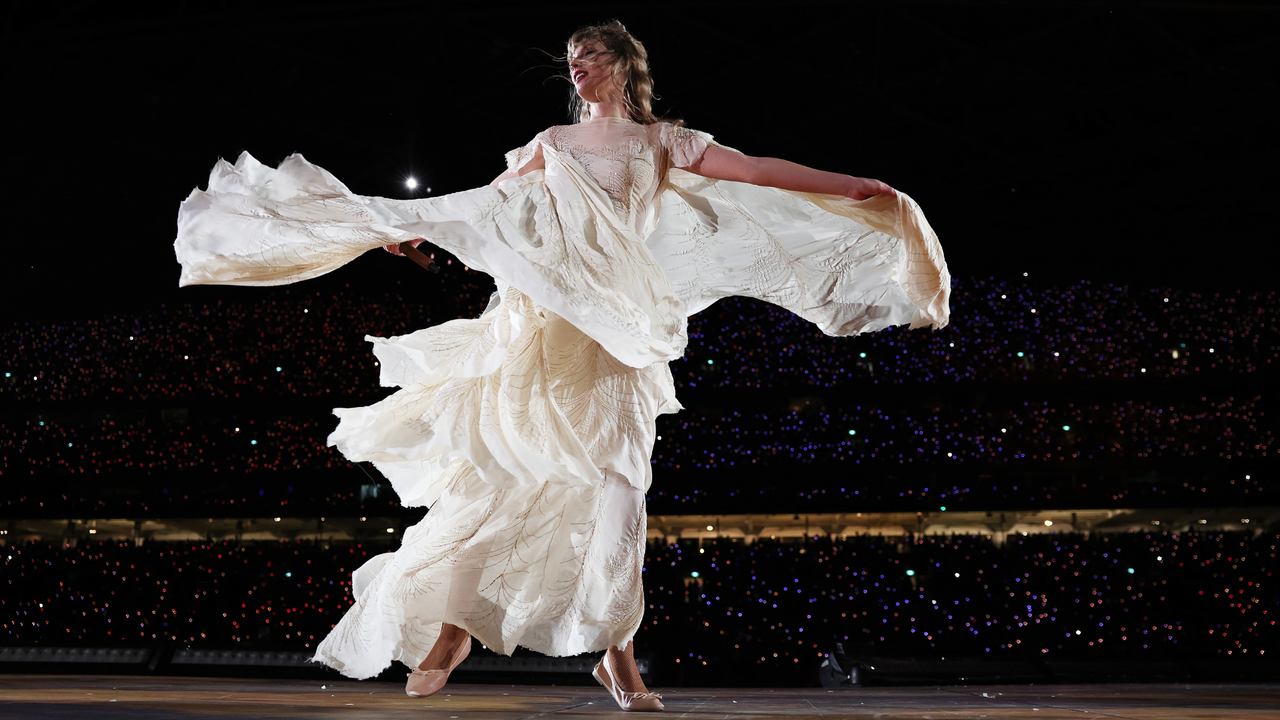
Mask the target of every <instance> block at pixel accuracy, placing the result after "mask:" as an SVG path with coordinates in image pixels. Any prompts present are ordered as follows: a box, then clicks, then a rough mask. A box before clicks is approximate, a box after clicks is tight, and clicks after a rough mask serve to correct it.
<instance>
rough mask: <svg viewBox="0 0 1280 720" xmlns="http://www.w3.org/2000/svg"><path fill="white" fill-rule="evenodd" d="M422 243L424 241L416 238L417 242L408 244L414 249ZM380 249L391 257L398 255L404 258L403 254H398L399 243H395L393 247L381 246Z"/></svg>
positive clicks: (413, 241)
mask: <svg viewBox="0 0 1280 720" xmlns="http://www.w3.org/2000/svg"><path fill="white" fill-rule="evenodd" d="M424 242H426V240H423V239H422V238H418V239H417V240H411V241H409V244H410V245H412V246H413V247H415V248H416V247H418V246H419V245H421V244H422V243H424ZM382 249H383V250H386V251H387V252H389V253H391V254H392V255H399V256H400V257H404V253H402V252H400V243H396V244H394V245H386V246H383V248H382Z"/></svg>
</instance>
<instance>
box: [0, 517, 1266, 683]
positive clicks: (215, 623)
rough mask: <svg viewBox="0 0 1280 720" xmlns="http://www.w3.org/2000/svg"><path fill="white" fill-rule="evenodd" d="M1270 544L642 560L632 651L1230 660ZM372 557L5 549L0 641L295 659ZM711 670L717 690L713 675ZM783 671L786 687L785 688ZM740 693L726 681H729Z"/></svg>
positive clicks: (864, 547)
mask: <svg viewBox="0 0 1280 720" xmlns="http://www.w3.org/2000/svg"><path fill="white" fill-rule="evenodd" d="M1278 541H1280V537H1278V536H1276V535H1273V534H1267V533H1265V532H1264V533H1260V534H1243V533H1186V534H1182V535H1171V534H1138V533H1128V534H1122V535H1114V536H1105V535H1094V536H1092V537H1085V536H1081V535H1074V534H1055V535H1031V536H1016V537H1013V538H1011V539H1009V540H1008V541H1007V542H1006V543H1005V545H1003V546H996V545H994V544H992V542H991V541H990V540H988V539H985V538H979V537H971V536H917V537H910V536H908V537H904V538H880V537H866V536H855V537H848V538H826V537H815V538H811V539H808V540H806V541H804V542H800V541H781V540H765V539H761V540H759V541H757V542H756V543H754V544H750V545H748V544H744V543H742V542H738V541H733V540H717V541H704V542H702V543H699V542H697V541H681V542H679V543H675V544H670V545H667V544H661V543H659V544H653V545H651V546H650V548H649V552H648V556H647V560H646V566H645V588H646V604H647V608H646V610H645V619H644V625H643V628H642V631H641V632H640V634H639V636H638V639H637V640H638V646H639V652H641V653H643V654H650V655H652V656H653V657H654V658H655V660H657V661H658V662H659V664H660V666H663V667H665V668H667V671H668V672H670V671H671V669H673V668H677V667H678V668H679V669H680V672H681V674H682V676H683V677H682V683H683V684H698V683H700V682H723V681H724V678H723V673H725V672H738V671H740V670H741V668H744V667H754V668H755V669H756V672H757V673H758V674H760V675H761V676H765V675H772V676H773V677H775V679H776V678H780V677H786V676H788V674H790V675H794V676H797V677H798V676H802V675H807V674H811V673H812V672H813V670H814V668H815V667H816V665H817V663H818V662H819V661H820V659H821V657H822V656H823V655H825V654H826V653H828V652H830V651H831V650H832V648H833V647H834V643H835V642H837V641H838V642H842V643H845V644H846V645H848V646H850V647H855V648H858V647H861V648H864V650H863V652H867V653H875V654H877V655H889V656H894V655H897V656H910V655H913V654H928V655H936V654H941V655H943V656H946V655H962V656H983V657H1005V658H1026V657H1041V656H1055V657H1083V658H1104V657H1125V658H1143V657H1146V658H1156V657H1161V658H1172V657H1192V656H1197V657H1224V658H1225V657H1229V656H1235V655H1239V656H1249V655H1255V654H1256V655H1259V656H1262V655H1265V654H1267V653H1268V651H1273V650H1274V649H1275V648H1276V647H1277V645H1276V640H1277V634H1276V628H1275V620H1276V617H1275V613H1277V612H1278V611H1280V593H1278V592H1277V590H1276V586H1275V585H1274V584H1273V583H1272V581H1271V575H1272V573H1273V571H1274V570H1275V569H1276V551H1277V542H1278ZM390 548H391V546H390V545H386V544H368V543H366V544H334V545H332V546H326V545H320V544H315V543H309V542H279V543H249V544H235V543H228V542H223V543H204V544H193V543H174V542H147V543H144V544H133V543H127V542H107V543H93V542H81V543H79V544H77V545H64V544H61V543H53V544H50V543H31V542H29V543H20V544H14V545H10V546H8V547H5V548H2V549H0V550H2V552H3V556H2V557H3V565H2V567H3V568H4V573H3V578H4V582H5V584H6V585H7V586H9V587H10V588H14V587H21V588H22V592H21V593H15V592H6V593H4V594H3V595H0V628H2V629H3V632H4V635H3V637H4V640H3V642H4V643H5V644H21V645H63V646H68V645H70V646H139V645H144V646H145V645H148V644H151V643H154V642H156V641H158V640H160V639H167V640H168V641H169V642H171V643H175V644H177V646H179V647H193V648H206V647H207V648H225V647H244V648H256V649H291V650H301V651H305V650H308V649H311V648H314V647H315V644H316V642H317V641H318V640H319V639H320V638H322V637H323V636H324V635H325V633H327V632H328V630H329V629H330V628H331V627H332V626H333V625H334V623H336V622H337V620H338V618H339V617H340V616H341V614H342V613H343V612H344V611H345V610H346V608H347V607H348V606H349V605H350V604H351V602H352V599H351V597H350V585H349V578H350V573H351V571H352V570H353V569H354V568H355V567H357V566H358V565H359V564H361V563H362V562H364V561H365V560H366V559H368V558H369V557H371V556H373V555H376V554H378V553H380V552H384V551H386V550H389V549H390ZM718 673H719V674H718ZM797 674H798V675H797ZM740 679H741V678H740Z"/></svg>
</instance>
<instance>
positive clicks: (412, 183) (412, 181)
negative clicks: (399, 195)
mask: <svg viewBox="0 0 1280 720" xmlns="http://www.w3.org/2000/svg"><path fill="white" fill-rule="evenodd" d="M404 184H405V185H406V186H407V187H408V188H409V189H410V190H413V189H415V188H417V187H418V180H417V178H409V179H408V180H405V181H404Z"/></svg>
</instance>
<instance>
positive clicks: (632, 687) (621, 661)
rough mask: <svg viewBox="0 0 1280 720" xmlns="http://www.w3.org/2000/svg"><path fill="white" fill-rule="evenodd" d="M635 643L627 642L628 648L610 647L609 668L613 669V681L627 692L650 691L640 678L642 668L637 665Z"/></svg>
mask: <svg viewBox="0 0 1280 720" xmlns="http://www.w3.org/2000/svg"><path fill="white" fill-rule="evenodd" d="M634 648H635V643H634V642H629V643H627V649H626V650H619V649H618V648H615V647H611V648H609V668H610V669H611V670H613V681H614V682H616V683H618V687H620V688H622V689H623V690H625V691H627V692H649V688H647V687H645V686H644V680H641V679H640V670H639V669H638V668H637V667H636V656H635V654H634Z"/></svg>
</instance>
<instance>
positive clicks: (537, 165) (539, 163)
mask: <svg viewBox="0 0 1280 720" xmlns="http://www.w3.org/2000/svg"><path fill="white" fill-rule="evenodd" d="M544 169H546V161H545V160H543V158H542V146H541V145H539V146H538V150H537V152H535V153H534V154H533V157H532V158H530V159H529V161H528V162H526V163H525V164H524V166H522V167H521V168H520V169H518V170H508V171H506V172H504V173H502V174H501V175H499V176H498V177H496V178H494V179H493V182H491V183H489V184H490V185H494V186H496V185H497V184H498V183H500V182H502V181H503V180H510V179H511V178H514V177H520V176H521V175H526V174H528V173H531V172H533V171H534V170H544ZM412 242H413V246H414V247H418V245H419V244H421V243H423V242H425V241H424V240H414V241H412ZM382 249H383V250H386V251H387V252H389V253H391V254H392V255H399V256H401V257H404V253H402V252H400V246H399V245H387V246H386V247H384V248H382Z"/></svg>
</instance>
